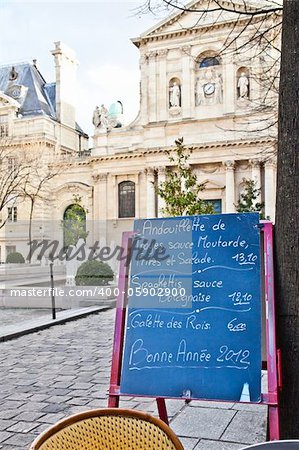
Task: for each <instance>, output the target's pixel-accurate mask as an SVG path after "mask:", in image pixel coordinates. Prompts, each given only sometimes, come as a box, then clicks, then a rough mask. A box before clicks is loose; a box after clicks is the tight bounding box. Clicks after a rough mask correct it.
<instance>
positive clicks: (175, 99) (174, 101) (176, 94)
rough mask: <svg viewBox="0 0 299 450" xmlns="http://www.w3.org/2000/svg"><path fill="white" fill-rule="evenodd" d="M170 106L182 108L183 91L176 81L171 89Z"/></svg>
mask: <svg viewBox="0 0 299 450" xmlns="http://www.w3.org/2000/svg"><path fill="white" fill-rule="evenodd" d="M169 105H170V107H178V106H181V89H180V86H179V85H178V84H177V83H176V82H175V81H174V83H173V85H172V86H170V88H169Z"/></svg>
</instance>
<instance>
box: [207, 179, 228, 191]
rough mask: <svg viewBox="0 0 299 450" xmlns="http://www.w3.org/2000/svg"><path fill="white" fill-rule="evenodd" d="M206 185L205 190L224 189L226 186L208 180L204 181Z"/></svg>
mask: <svg viewBox="0 0 299 450" xmlns="http://www.w3.org/2000/svg"><path fill="white" fill-rule="evenodd" d="M203 183H205V189H214V190H215V189H224V185H223V184H220V183H217V181H214V180H209V179H206V180H204V181H203Z"/></svg>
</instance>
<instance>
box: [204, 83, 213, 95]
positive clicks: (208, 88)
mask: <svg viewBox="0 0 299 450" xmlns="http://www.w3.org/2000/svg"><path fill="white" fill-rule="evenodd" d="M203 91H204V94H205V95H207V96H209V95H213V94H214V92H215V83H206V84H204V85H203Z"/></svg>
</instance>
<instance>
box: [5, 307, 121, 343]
mask: <svg viewBox="0 0 299 450" xmlns="http://www.w3.org/2000/svg"><path fill="white" fill-rule="evenodd" d="M114 306H115V302H113V303H112V304H111V306H110V305H103V306H96V307H89V308H82V310H78V309H76V310H75V311H74V312H73V314H72V315H65V316H64V317H60V318H57V319H54V320H53V319H52V320H49V319H46V320H45V319H44V318H43V320H42V319H36V320H35V322H38V320H39V321H40V323H36V324H34V323H33V322H34V321H30V322H29V323H28V322H27V326H26V322H25V323H23V325H20V326H19V327H15V330H13V329H12V331H8V332H7V331H6V332H5V330H4V332H3V333H1V332H0V342H6V341H11V340H13V339H17V338H18V337H20V336H25V335H27V334H31V333H36V332H37V331H41V330H46V329H47V328H51V327H52V326H55V325H63V324H64V323H67V322H71V321H74V320H77V319H82V318H84V317H87V316H90V315H91V314H97V313H99V312H102V311H107V310H108V309H112V308H114ZM61 314H63V313H61ZM22 327H23V328H22ZM12 328H13V327H12Z"/></svg>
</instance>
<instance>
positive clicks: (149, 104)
mask: <svg viewBox="0 0 299 450" xmlns="http://www.w3.org/2000/svg"><path fill="white" fill-rule="evenodd" d="M224 3H225V2H224ZM194 4H196V2H194ZM235 20H236V19H235V16H231V15H230V13H227V12H223V13H222V14H221V15H219V13H218V14H217V15H213V14H210V15H208V16H203V17H202V18H201V20H198V15H196V14H195V13H192V12H182V11H178V12H176V13H174V14H173V15H172V16H170V17H168V18H167V19H165V20H163V21H162V22H160V23H158V24H157V25H156V26H154V27H152V28H151V29H150V30H148V31H146V32H145V33H143V34H142V35H141V36H140V37H138V38H136V39H132V42H133V44H134V45H135V46H136V47H137V48H138V50H139V52H140V111H139V114H138V116H137V118H136V119H135V120H134V121H133V122H132V123H131V124H129V125H127V126H123V125H122V120H121V115H122V104H121V103H120V102H117V103H116V104H114V105H113V106H112V108H110V109H109V110H107V109H106V108H105V106H104V105H102V106H101V108H98V109H97V110H95V112H94V115H93V123H94V126H95V128H94V136H93V148H92V150H91V155H90V156H86V157H84V158H80V159H78V158H77V156H78V153H79V152H81V153H82V149H85V140H86V135H85V134H84V133H83V132H82V130H81V129H80V128H79V127H78V126H77V125H76V123H75V116H74V108H73V107H72V99H73V98H74V97H73V91H72V86H73V80H74V78H73V77H74V67H75V64H76V62H75V60H74V58H73V57H72V56H70V54H69V53H66V52H65V51H64V49H63V47H62V46H61V45H60V44H59V43H57V44H56V48H55V50H54V51H53V52H52V53H53V55H54V58H55V63H56V75H57V76H56V100H55V102H54V98H55V95H54V89H55V84H50V85H47V84H46V83H45V82H44V80H43V79H42V77H41V75H40V73H39V72H38V70H37V69H36V67H35V66H34V65H30V66H28V65H27V66H22V67H21V66H15V68H14V71H16V72H17V73H20V74H21V73H22V74H23V73H25V67H27V69H26V70H27V71H28V73H30V76H31V78H32V77H34V79H35V80H37V82H36V83H35V86H36V85H37V86H40V88H39V92H36V99H37V100H36V101H37V102H40V104H39V105H35V109H34V112H32V111H33V110H30V111H31V112H28V110H26V109H24V112H23V113H22V109H19V112H20V113H21V114H22V116H20V115H19V116H18V117H16V111H17V109H18V108H19V107H20V98H21V97H15V98H14V95H13V93H14V90H13V87H12V86H11V85H10V84H9V83H12V85H13V80H10V81H8V80H9V74H11V73H12V68H11V67H10V68H6V69H5V68H2V69H0V89H1V90H2V91H3V92H4V94H1V101H2V103H1V104H2V106H1V107H0V114H1V115H0V120H1V127H2V126H3V122H4V121H5V120H6V121H7V123H8V127H12V128H14V130H15V131H14V133H17V135H18V136H20V139H21V137H22V136H24V139H25V136H26V139H27V140H28V139H29V140H30V142H32V143H33V142H36V143H37V144H38V145H40V146H43V148H47V149H48V151H51V152H53V153H56V154H57V153H59V154H61V155H66V154H70V157H68V158H67V159H65V160H64V161H62V160H60V161H59V166H60V168H61V171H60V173H59V174H58V176H57V177H55V179H53V180H52V181H51V183H50V185H51V187H49V198H48V200H49V202H48V205H47V208H46V212H45V214H44V216H43V217H44V218H45V219H47V220H49V219H52V220H54V221H56V223H60V222H61V221H62V220H63V217H64V215H65V211H66V210H67V208H69V207H70V206H71V205H72V203H74V198H75V197H74V196H79V197H80V204H81V205H82V207H83V208H84V210H85V212H86V219H87V229H88V231H89V234H88V239H87V240H88V242H89V243H92V242H94V241H97V240H98V241H101V242H107V243H109V242H111V241H113V242H119V240H120V236H121V232H122V231H125V230H131V229H132V226H133V220H134V218H146V217H158V216H160V215H161V209H162V208H163V203H162V202H161V199H159V198H157V194H156V189H155V186H157V185H158V184H159V183H160V182H163V181H164V180H165V168H166V167H170V163H169V160H168V157H167V155H166V153H165V150H169V149H171V148H172V147H173V146H174V141H175V140H176V139H177V138H179V137H183V139H184V143H185V144H186V145H187V146H188V147H189V148H192V156H191V158H190V160H189V163H190V165H191V167H192V169H193V170H194V172H195V173H196V174H197V177H198V181H199V182H205V183H206V189H205V190H204V191H203V193H202V198H203V199H204V200H207V201H210V202H213V203H214V206H215V210H216V211H218V212H223V213H232V212H235V205H236V203H237V201H238V199H239V196H240V193H241V192H242V189H243V188H244V179H254V180H255V181H256V183H257V187H260V188H261V200H262V201H263V202H264V204H265V216H268V217H269V218H271V219H272V220H273V219H274V208H275V180H276V167H275V146H276V142H275V137H273V135H274V136H275V133H273V129H272V128H273V127H271V126H270V125H271V120H273V114H274V115H275V112H276V110H275V106H274V110H273V107H272V104H273V96H274V100H275V94H273V95H271V96H268V97H267V99H266V100H265V96H264V94H265V90H266V89H267V87H266V86H265V85H263V83H261V81H260V80H261V78H259V77H258V76H257V74H261V73H263V71H264V70H266V69H267V68H268V67H269V66H270V64H271V61H268V55H263V53H262V51H261V52H260V56H258V57H256V56H255V55H256V54H258V53H259V52H257V51H256V48H255V47H254V46H250V47H246V46H245V47H244V49H245V50H244V51H241V52H240V51H236V52H231V51H223V45H224V43H225V41H226V38H227V36H228V34H229V33H230V32H231V31H232V30H234V33H236V34H237V33H238V30H239V27H241V26H243V23H242V20H240V21H239V22H238V23H237V24H235V23H234V21H235ZM269 20H272V19H269ZM265 26H266V27H267V26H268V24H267V23H265ZM254 27H255V19H254V20H253V21H252V24H251V26H249V27H248V28H247V29H246V32H244V33H243V34H242V40H244V41H246V39H249V40H250V33H252V30H254ZM261 50H262V49H261ZM5 70H6V72H5ZM1 71H2V72H1ZM3 71H4V72H3ZM3 73H4V75H2V74H3ZM5 74H6V75H5ZM19 76H20V75H19ZM5 77H6V78H5ZM3 80H6V84H5V82H4V81H3ZM66 80H68V82H67V83H66ZM16 81H18V80H16ZM70 81H71V83H70ZM17 84H18V85H19V86H20V87H19V88H18V89H20V90H21V92H23V93H24V95H26V94H25V91H26V89H28V92H27V96H28V95H29V93H30V87H29V86H27V85H26V83H24V89H23V85H22V80H19V81H18V83H17ZM67 87H68V88H67ZM22 89H23V91H22ZM22 95H23V94H22ZM24 98H25V99H24V103H22V105H24V108H25V106H26V96H25V97H24ZM267 102H269V103H267ZM95 103H96V101H95ZM274 104H275V103H274ZM21 108H22V107H21ZM3 111H4V112H5V114H4V115H6V119H3V118H2V115H3ZM37 111H38V113H37ZM259 124H267V126H259ZM269 124H270V125H269ZM268 125H269V126H268ZM1 129H2V128H1ZM8 129H10V128H8ZM17 130H18V131H17ZM30 133H32V138H31V137H30V136H31V135H30ZM272 134H273V135H272ZM22 139H23V138H22ZM50 234H51V233H50ZM43 236H48V234H47V233H45V234H44V235H43ZM20 239H21V238H20ZM24 242H25V241H24ZM2 245H4V240H2ZM5 245H6V246H9V245H11V244H10V243H9V242H8V241H7V233H6V240H5ZM14 245H15V244H14Z"/></svg>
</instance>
